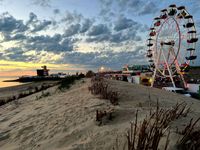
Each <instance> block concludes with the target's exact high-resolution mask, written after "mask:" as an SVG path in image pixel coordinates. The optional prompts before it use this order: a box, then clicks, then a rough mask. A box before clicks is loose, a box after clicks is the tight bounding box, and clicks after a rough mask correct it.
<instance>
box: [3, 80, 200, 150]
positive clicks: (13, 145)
mask: <svg viewBox="0 0 200 150" xmlns="http://www.w3.org/2000/svg"><path fill="white" fill-rule="evenodd" d="M108 82H109V84H110V85H111V88H113V89H115V90H118V91H120V99H119V105H118V106H112V105H111V104H110V102H109V101H107V100H101V99H99V98H98V97H97V96H94V95H91V94H90V92H89V91H88V85H89V84H90V80H89V79H84V81H83V80H81V81H77V82H76V84H75V85H73V86H72V87H71V88H70V89H69V90H66V91H65V92H59V91H58V90H57V87H52V88H49V89H47V90H46V92H47V91H48V92H49V93H51V95H50V96H48V97H43V98H40V99H38V98H36V97H39V96H40V95H41V92H40V93H36V94H33V95H30V96H28V97H26V98H22V99H20V100H18V101H15V102H11V103H9V104H6V105H4V106H2V107H0V149H3V150H7V149H8V150H15V149H18V150H23V149H24V150H29V149H37V150H45V149H48V150H104V149H105V150H111V149H112V147H113V145H114V143H115V140H116V137H118V138H119V140H124V134H125V131H126V130H127V129H128V128H129V126H130V121H133V120H134V117H135V111H136V110H139V119H142V118H144V117H145V116H146V114H148V113H149V93H150V97H151V102H152V107H155V105H156V101H157V99H159V102H160V106H161V107H172V106H173V105H174V104H176V103H177V101H178V102H183V101H185V102H186V103H188V105H190V107H191V108H192V112H191V113H189V115H188V116H187V117H186V118H181V119H179V120H176V121H174V122H173V123H172V124H171V126H172V130H173V129H174V130H175V128H176V126H178V127H179V128H181V127H183V126H184V125H185V124H186V122H188V121H189V120H190V118H191V117H194V118H197V117H198V116H200V109H199V108H200V102H199V101H198V100H195V99H192V98H188V97H185V96H182V95H177V94H174V93H169V92H166V91H162V90H159V89H151V88H148V87H144V86H141V85H133V84H129V83H126V82H121V81H113V80H108ZM109 107H111V108H114V109H115V114H114V116H115V117H114V119H113V120H112V121H108V122H106V123H105V124H104V125H102V126H98V125H97V123H96V122H95V112H96V110H97V109H104V108H105V109H106V108H109ZM172 136H173V138H177V137H176V135H173V134H172ZM174 141H175V140H173V141H171V143H170V145H171V147H173V145H174ZM160 147H162V144H161V146H160Z"/></svg>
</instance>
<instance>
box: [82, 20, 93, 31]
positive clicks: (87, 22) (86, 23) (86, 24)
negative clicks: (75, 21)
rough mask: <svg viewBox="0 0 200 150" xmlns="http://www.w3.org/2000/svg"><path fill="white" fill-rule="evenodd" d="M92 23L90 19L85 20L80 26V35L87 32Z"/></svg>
mask: <svg viewBox="0 0 200 150" xmlns="http://www.w3.org/2000/svg"><path fill="white" fill-rule="evenodd" d="M93 22H94V21H93V20H91V19H85V20H84V21H83V23H82V25H81V29H80V33H85V32H87V31H88V30H89V29H90V27H91V26H92V24H93Z"/></svg>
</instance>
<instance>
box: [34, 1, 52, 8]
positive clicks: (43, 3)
mask: <svg viewBox="0 0 200 150" xmlns="http://www.w3.org/2000/svg"><path fill="white" fill-rule="evenodd" d="M32 2H33V4H34V5H39V6H41V7H51V0H32Z"/></svg>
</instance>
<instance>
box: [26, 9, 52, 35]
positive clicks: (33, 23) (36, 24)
mask: <svg viewBox="0 0 200 150" xmlns="http://www.w3.org/2000/svg"><path fill="white" fill-rule="evenodd" d="M51 24H52V21H50V20H39V19H38V17H37V15H36V14H34V13H33V12H31V13H30V14H29V20H28V21H27V23H26V25H27V26H28V27H30V28H31V32H38V31H41V30H45V29H47V28H48V26H49V25H51Z"/></svg>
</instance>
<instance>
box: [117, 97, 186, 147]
mask: <svg viewBox="0 0 200 150" xmlns="http://www.w3.org/2000/svg"><path fill="white" fill-rule="evenodd" d="M188 112H189V108H187V105H186V104H185V103H181V104H176V105H175V107H173V108H171V109H163V108H160V106H159V103H158V101H157V106H156V110H155V112H153V113H152V114H150V116H149V117H146V118H145V119H144V120H143V121H142V122H141V123H140V124H139V123H138V111H137V112H136V116H135V121H134V123H131V127H130V129H129V131H128V132H127V136H126V138H127V144H126V147H127V149H128V150H157V149H158V147H159V143H160V141H161V138H162V137H163V136H164V135H166V143H165V146H164V150H167V148H168V145H169V142H170V141H169V136H170V130H169V124H170V123H171V122H172V121H173V120H175V119H178V118H180V117H185V116H187V114H188ZM167 131H168V133H167ZM116 147H117V146H116ZM116 150H117V149H116Z"/></svg>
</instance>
